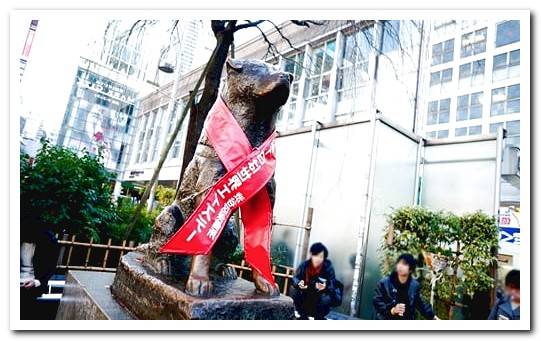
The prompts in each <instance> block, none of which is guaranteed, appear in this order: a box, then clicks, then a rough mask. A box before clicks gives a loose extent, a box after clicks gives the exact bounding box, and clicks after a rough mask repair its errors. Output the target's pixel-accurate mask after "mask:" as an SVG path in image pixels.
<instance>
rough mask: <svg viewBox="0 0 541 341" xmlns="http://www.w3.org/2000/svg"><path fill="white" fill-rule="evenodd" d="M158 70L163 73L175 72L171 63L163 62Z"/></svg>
mask: <svg viewBox="0 0 541 341" xmlns="http://www.w3.org/2000/svg"><path fill="white" fill-rule="evenodd" d="M158 70H160V71H162V72H165V73H173V72H174V71H175V67H174V66H173V65H172V64H171V63H168V62H165V63H163V64H162V65H160V66H158Z"/></svg>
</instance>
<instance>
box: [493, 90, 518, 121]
mask: <svg viewBox="0 0 541 341" xmlns="http://www.w3.org/2000/svg"><path fill="white" fill-rule="evenodd" d="M518 112H520V84H515V85H511V86H508V87H501V88H497V89H493V90H492V99H491V107H490V115H491V116H497V115H505V114H514V113H518Z"/></svg>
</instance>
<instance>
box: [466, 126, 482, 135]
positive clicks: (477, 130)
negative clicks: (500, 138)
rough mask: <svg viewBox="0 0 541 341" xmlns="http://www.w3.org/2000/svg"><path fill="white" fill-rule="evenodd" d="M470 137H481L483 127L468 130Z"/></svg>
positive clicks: (473, 127) (472, 127)
mask: <svg viewBox="0 0 541 341" xmlns="http://www.w3.org/2000/svg"><path fill="white" fill-rule="evenodd" d="M468 135H481V126H480V125H476V126H471V127H469V128H468Z"/></svg>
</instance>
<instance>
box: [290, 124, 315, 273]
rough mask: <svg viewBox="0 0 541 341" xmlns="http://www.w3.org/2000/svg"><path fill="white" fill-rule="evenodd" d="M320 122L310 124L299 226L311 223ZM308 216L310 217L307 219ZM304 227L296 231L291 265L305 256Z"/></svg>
mask: <svg viewBox="0 0 541 341" xmlns="http://www.w3.org/2000/svg"><path fill="white" fill-rule="evenodd" d="M320 124H321V123H320V122H318V121H314V122H313V124H312V134H311V135H312V148H311V152H310V163H309V166H308V167H309V168H308V179H307V180H306V190H305V192H304V207H303V211H302V218H301V226H303V227H307V226H311V225H312V222H311V220H312V217H311V207H310V204H311V200H312V186H313V184H314V179H313V178H314V171H315V167H314V166H315V160H316V152H317V148H318V147H319V138H316V134H317V127H318V125H320ZM308 218H310V219H309V220H310V221H308ZM306 232H307V229H306V228H302V229H299V231H297V240H296V243H295V256H294V257H293V266H294V267H297V266H299V265H300V264H301V262H302V261H303V260H304V258H305V257H306V248H307V246H306V245H305V244H307V243H308V241H307V240H306Z"/></svg>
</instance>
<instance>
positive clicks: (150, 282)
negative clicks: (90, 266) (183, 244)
mask: <svg viewBox="0 0 541 341" xmlns="http://www.w3.org/2000/svg"><path fill="white" fill-rule="evenodd" d="M141 258H142V254H140V253H137V252H130V253H128V254H126V255H124V256H123V257H122V260H121V262H120V265H119V267H118V270H117V273H116V276H115V279H114V282H113V285H112V286H111V292H112V294H113V296H114V298H115V299H116V300H117V301H118V302H119V303H120V304H121V305H122V306H123V307H124V308H126V309H127V310H128V311H129V312H130V314H131V315H132V316H135V317H136V318H138V319H160V320H169V319H196V320H217V319H225V320H244V319H246V320H253V319H265V320H287V319H293V318H294V307H293V301H292V299H291V298H290V297H288V296H284V295H280V296H279V297H275V298H269V297H266V296H263V295H259V294H258V293H257V292H256V290H255V287H254V285H253V283H251V282H248V281H246V280H243V279H240V278H239V279H236V280H225V279H222V278H217V279H215V280H213V286H214V289H213V294H212V296H211V297H208V298H200V297H193V296H190V295H188V294H186V293H185V292H184V291H183V287H182V285H181V283H183V281H178V280H176V281H173V280H170V279H167V278H163V277H160V276H158V275H156V274H154V273H152V272H151V271H150V270H148V269H147V268H145V267H144V266H142V264H141Z"/></svg>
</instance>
